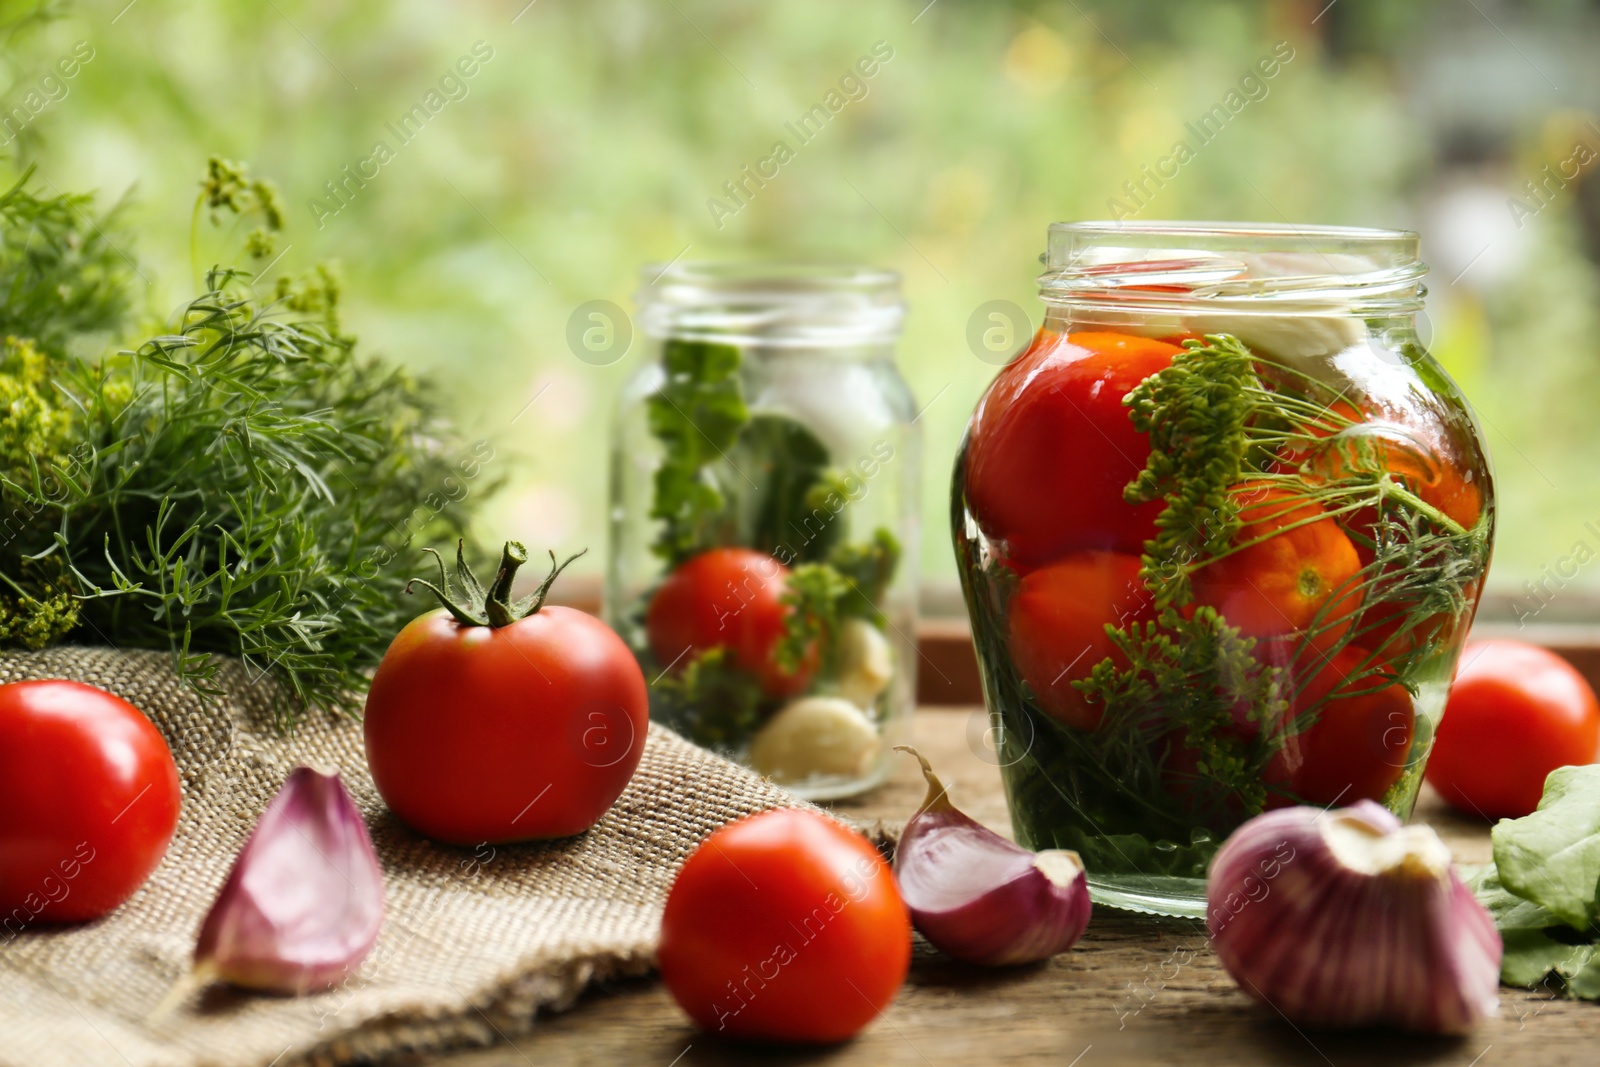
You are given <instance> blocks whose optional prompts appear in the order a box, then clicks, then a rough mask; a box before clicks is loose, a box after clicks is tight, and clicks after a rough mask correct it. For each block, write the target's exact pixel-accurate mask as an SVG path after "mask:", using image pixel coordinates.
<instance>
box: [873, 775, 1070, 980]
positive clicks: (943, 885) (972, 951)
mask: <svg viewBox="0 0 1600 1067" xmlns="http://www.w3.org/2000/svg"><path fill="white" fill-rule="evenodd" d="M904 750H905V751H907V752H910V753H911V754H912V755H913V756H916V758H917V760H918V761H919V762H920V763H921V764H922V773H923V776H924V777H925V778H926V779H927V781H928V799H927V801H926V802H925V803H924V804H923V807H922V810H920V811H918V812H917V814H916V815H914V816H912V818H911V819H910V820H909V821H908V822H907V823H906V827H905V830H904V831H903V832H902V833H901V835H900V844H899V846H898V847H897V848H896V850H895V861H894V872H895V878H896V880H897V881H898V882H899V884H900V896H901V897H902V898H903V899H904V900H905V902H906V907H907V908H909V909H910V911H911V922H912V924H913V925H914V926H915V927H916V928H917V930H918V932H920V933H921V934H922V936H923V937H926V938H927V939H928V941H929V942H930V943H931V944H932V945H933V946H934V947H935V948H937V949H939V950H940V951H941V952H944V953H945V954H947V955H949V956H953V957H955V958H956V959H958V960H963V961H965V962H967V963H977V964H982V965H984V966H988V967H1003V966H1009V965H1012V964H1020V963H1033V962H1036V961H1038V960H1043V959H1048V958H1050V957H1051V956H1054V955H1056V954H1057V953H1060V952H1065V951H1066V950H1067V949H1069V948H1071V947H1072V946H1073V945H1074V944H1075V943H1076V942H1077V940H1078V938H1080V937H1082V936H1083V931H1084V929H1085V928H1087V927H1088V925H1089V911H1090V903H1089V886H1088V878H1087V876H1086V875H1085V874H1084V870H1083V864H1082V862H1080V861H1079V859H1078V855H1077V853H1075V852H1067V851H1063V850H1059V849H1056V850H1051V851H1047V852H1039V853H1034V852H1029V851H1028V850H1027V849H1025V848H1022V847H1020V846H1018V845H1015V844H1012V843H1011V842H1010V841H1007V840H1006V839H1005V838H1003V837H1001V836H1000V835H999V834H997V833H995V832H994V831H993V830H990V829H988V828H987V827H985V826H983V825H982V824H981V823H978V822H976V821H975V820H973V819H971V818H969V817H968V816H967V815H965V814H963V813H962V812H960V811H958V810H957V809H956V808H955V806H954V805H952V804H951V803H950V800H949V798H948V797H947V796H946V795H945V789H944V785H943V784H942V783H941V782H940V781H939V779H938V777H937V776H935V775H934V773H933V769H932V768H931V767H930V766H929V765H928V761H927V760H926V759H923V757H922V756H921V755H920V754H919V753H917V752H916V750H914V749H910V748H906V749H904Z"/></svg>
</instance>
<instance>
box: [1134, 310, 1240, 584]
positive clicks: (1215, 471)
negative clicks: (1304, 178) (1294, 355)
mask: <svg viewBox="0 0 1600 1067" xmlns="http://www.w3.org/2000/svg"><path fill="white" fill-rule="evenodd" d="M1206 342H1207V343H1206V344H1205V345H1197V344H1194V343H1193V342H1190V344H1189V345H1187V346H1186V347H1185V348H1184V349H1183V351H1181V352H1179V353H1177V354H1176V355H1174V356H1173V357H1172V364H1171V366H1170V367H1168V368H1166V369H1164V370H1162V371H1161V372H1160V373H1158V374H1154V375H1151V376H1150V377H1149V378H1147V379H1146V380H1145V381H1144V382H1142V383H1141V384H1140V385H1139V386H1138V387H1137V388H1135V389H1134V390H1133V391H1132V392H1131V393H1129V394H1128V395H1127V396H1126V397H1124V398H1123V405H1124V406H1125V407H1127V409H1128V417H1129V419H1131V420H1132V422H1133V425H1134V428H1135V429H1137V430H1139V432H1141V433H1145V434H1149V436H1150V458H1149V460H1148V462H1147V463H1146V464H1145V467H1144V469H1143V470H1142V471H1140V472H1139V474H1138V475H1137V476H1136V477H1135V478H1134V479H1133V481H1132V482H1130V483H1128V486H1127V488H1126V489H1125V490H1124V491H1123V498H1124V499H1125V500H1126V501H1127V502H1128V503H1129V504H1144V503H1147V502H1149V501H1152V500H1165V501H1166V506H1165V507H1164V508H1163V509H1162V510H1161V513H1160V515H1158V516H1157V517H1156V530H1157V534H1156V536H1155V537H1154V538H1153V539H1152V540H1151V541H1149V542H1148V543H1147V544H1146V545H1145V548H1144V556H1143V567H1142V569H1141V572H1140V573H1141V576H1142V577H1143V579H1144V581H1145V583H1146V585H1148V586H1149V588H1150V591H1151V592H1152V593H1153V594H1154V595H1155V598H1156V604H1157V605H1158V606H1161V607H1165V606H1166V605H1168V604H1186V603H1188V602H1189V599H1190V596H1191V591H1190V584H1189V573H1190V571H1189V568H1188V566H1186V565H1182V564H1188V563H1189V562H1192V561H1194V560H1197V559H1200V558H1202V557H1205V556H1212V555H1215V554H1217V553H1219V552H1221V551H1223V550H1225V549H1226V547H1227V546H1228V545H1229V544H1230V543H1231V542H1232V541H1233V537H1234V534H1236V533H1238V531H1239V525H1240V523H1239V510H1238V506H1237V504H1236V503H1235V502H1234V500H1233V497H1232V494H1231V492H1230V490H1231V489H1232V487H1233V486H1234V485H1235V484H1237V483H1238V481H1239V480H1240V477H1241V475H1242V473H1243V470H1244V463H1245V457H1246V455H1247V454H1248V452H1249V445H1250V437H1249V427H1250V425H1251V422H1252V421H1253V420H1254V419H1255V418H1256V416H1257V414H1258V411H1257V408H1258V406H1259V405H1258V402H1257V400H1256V399H1255V397H1256V396H1257V395H1258V394H1260V393H1261V392H1263V390H1262V387H1261V379H1260V378H1259V377H1257V375H1256V370H1255V365H1254V363H1253V362H1252V360H1251V356H1250V352H1249V350H1248V349H1246V348H1245V347H1244V345H1242V344H1240V343H1239V341H1238V339H1237V338H1234V337H1230V336H1212V337H1208V338H1206ZM1175 562H1176V563H1178V564H1180V565H1179V566H1174V565H1173V564H1174V563H1175Z"/></svg>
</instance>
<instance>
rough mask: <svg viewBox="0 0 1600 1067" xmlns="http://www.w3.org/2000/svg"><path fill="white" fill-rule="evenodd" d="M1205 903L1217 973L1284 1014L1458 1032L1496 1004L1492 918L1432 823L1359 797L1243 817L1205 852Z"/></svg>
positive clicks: (1321, 1023) (1312, 1021)
mask: <svg viewBox="0 0 1600 1067" xmlns="http://www.w3.org/2000/svg"><path fill="white" fill-rule="evenodd" d="M1207 908H1208V912H1207V920H1206V923H1207V927H1208V929H1209V930H1210V932H1211V938H1212V945H1213V947H1214V948H1215V949H1216V952H1217V955H1218V957H1219V958H1220V959H1221V960H1222V964H1223V966H1224V967H1226V968H1227V970H1228V973H1229V974H1230V975H1232V976H1233V977H1234V980H1235V981H1237V982H1238V983H1239V986H1240V988H1242V989H1243V990H1244V991H1245V992H1246V993H1248V994H1249V995H1250V996H1252V997H1254V998H1255V999H1256V1000H1259V1001H1261V1002H1262V1003H1265V1004H1269V1005H1271V1006H1272V1007H1274V1008H1276V1009H1277V1010H1278V1011H1279V1012H1281V1013H1282V1014H1283V1016H1284V1017H1285V1018H1287V1019H1289V1020H1290V1021H1291V1022H1293V1023H1296V1024H1301V1025H1307V1026H1317V1027H1330V1028H1333V1027H1362V1026H1383V1025H1386V1026H1393V1027H1398V1028H1400V1029H1403V1030H1414V1031H1419V1032H1424V1033H1440V1034H1462V1033H1466V1032H1468V1031H1469V1030H1471V1029H1472V1028H1473V1027H1474V1026H1475V1025H1476V1024H1477V1023H1478V1022H1479V1021H1480V1020H1482V1019H1483V1018H1484V1017H1486V1016H1489V1015H1493V1014H1494V1013H1495V1008H1496V1003H1497V1001H1496V990H1497V989H1498V987H1499V981H1500V977H1499V976H1500V954H1501V945H1500V935H1499V933H1498V932H1497V931H1496V930H1495V926H1494V920H1493V919H1491V918H1490V917H1489V913H1488V912H1487V911H1485V910H1484V908H1483V906H1482V905H1481V904H1479V903H1478V902H1477V900H1476V899H1475V898H1474V897H1473V895H1472V893H1471V891H1470V890H1468V889H1467V887H1466V886H1465V885H1464V884H1463V883H1462V881H1461V879H1460V878H1459V877H1457V876H1456V874H1455V872H1454V871H1453V870H1452V869H1451V867H1450V851H1449V849H1447V848H1446V847H1445V845H1444V843H1443V842H1442V841H1440V840H1439V837H1438V835H1437V834H1435V833H1434V832H1433V830H1431V829H1430V828H1428V827H1426V826H1403V825H1402V824H1401V823H1400V820H1399V819H1397V818H1395V817H1394V815H1392V814H1391V813H1389V812H1388V811H1386V810H1384V809H1383V808H1381V807H1379V806H1378V805H1377V804H1375V803H1373V802H1372V801H1370V800H1363V801H1359V802H1357V803H1356V804H1354V805H1352V806H1351V807H1348V808H1344V809H1342V810H1338V811H1323V810H1322V809H1319V808H1309V807H1296V808H1283V809H1280V810H1278V811H1272V812H1268V813H1266V814H1264V815H1259V816H1257V817H1256V818H1254V819H1251V820H1250V821H1249V822H1247V823H1245V824H1244V825H1243V826H1241V827H1239V829H1238V830H1236V831H1235V832H1234V834H1233V836H1231V837H1229V838H1228V840H1227V841H1226V842H1225V843H1224V844H1223V846H1222V848H1221V849H1220V850H1219V851H1218V852H1217V855H1216V856H1215V858H1214V859H1213V860H1212V864H1211V872H1210V876H1209V878H1208V882H1207Z"/></svg>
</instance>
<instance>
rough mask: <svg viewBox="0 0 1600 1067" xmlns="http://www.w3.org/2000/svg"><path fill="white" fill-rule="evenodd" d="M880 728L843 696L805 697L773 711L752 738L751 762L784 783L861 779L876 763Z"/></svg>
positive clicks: (880, 743)
mask: <svg viewBox="0 0 1600 1067" xmlns="http://www.w3.org/2000/svg"><path fill="white" fill-rule="evenodd" d="M881 745H882V741H881V740H880V739H879V737H878V729H877V727H876V726H874V725H873V724H872V721H871V720H870V719H868V718H867V717H866V715H865V714H864V713H863V712H862V711H861V709H860V708H858V707H857V706H856V705H855V704H852V703H851V702H850V701H848V700H845V699H843V698H840V697H822V696H814V697H802V698H801V699H799V700H796V701H794V702H793V703H791V704H789V705H787V706H786V707H784V708H783V709H782V710H780V711H779V712H778V713H777V714H776V715H774V716H773V717H772V718H771V720H769V721H768V722H767V724H766V725H765V726H763V727H762V728H761V729H760V730H759V731H757V733H756V735H755V736H754V737H753V738H751V740H750V751H749V753H748V754H747V758H748V760H749V763H750V766H752V767H754V768H755V769H756V771H758V772H759V773H761V774H764V775H766V776H767V777H768V778H771V779H772V780H773V781H774V782H777V783H778V784H780V785H794V784H796V783H799V782H804V781H807V780H809V779H811V778H814V777H822V776H832V775H839V776H842V777H846V778H859V777H862V776H863V775H865V774H867V773H868V772H870V771H871V770H872V766H873V764H874V763H876V762H877V759H878V753H879V751H880V749H881Z"/></svg>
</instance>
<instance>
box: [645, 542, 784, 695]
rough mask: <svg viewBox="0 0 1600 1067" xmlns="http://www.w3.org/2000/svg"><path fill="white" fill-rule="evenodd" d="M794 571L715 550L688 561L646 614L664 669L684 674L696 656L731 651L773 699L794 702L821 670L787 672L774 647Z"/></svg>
mask: <svg viewBox="0 0 1600 1067" xmlns="http://www.w3.org/2000/svg"><path fill="white" fill-rule="evenodd" d="M788 581H789V568H787V567H785V566H784V565H783V564H782V563H779V562H778V561H777V560H776V559H775V558H773V557H772V556H769V555H767V554H766V553H765V552H757V551H755V550H754V549H749V548H713V549H711V550H710V551H707V552H702V553H701V554H700V555H698V556H695V557H693V558H692V559H689V560H686V561H685V562H684V563H682V564H680V565H679V566H678V568H677V569H676V570H674V571H673V572H672V573H671V574H670V575H668V576H667V579H666V581H664V582H662V583H661V587H660V588H659V589H657V590H656V593H655V596H654V597H652V598H651V600H650V607H649V608H648V609H647V610H646V613H645V632H646V634H647V635H648V637H649V639H650V652H651V654H652V655H654V656H655V658H656V661H657V662H658V663H660V664H661V666H662V667H664V668H665V667H673V668H676V669H680V670H681V669H682V668H683V667H684V666H685V665H686V664H687V663H688V662H689V660H690V659H691V658H693V657H694V656H696V655H698V654H700V653H702V652H706V651H709V650H711V649H713V648H727V649H728V650H729V651H730V653H731V655H732V657H733V662H734V664H735V665H737V666H738V667H740V668H742V669H743V670H746V671H748V672H750V673H751V674H753V675H755V676H756V677H757V678H758V679H760V681H761V689H762V691H763V692H764V693H766V694H767V695H768V696H773V697H783V696H793V695H794V694H795V693H799V692H801V691H802V690H804V689H805V688H806V686H807V685H809V684H810V682H811V673H812V671H813V670H814V669H815V667H814V659H813V661H812V662H811V663H802V664H801V667H800V669H799V670H798V671H795V672H793V673H789V672H787V671H784V670H783V669H782V668H781V667H779V666H778V664H777V662H776V661H775V659H774V657H773V650H774V647H775V646H776V645H777V644H778V642H779V641H780V640H781V639H782V638H783V633H784V629H785V624H786V621H787V619H788V617H789V610H790V609H789V606H788V605H787V604H785V603H783V595H784V593H785V592H786V591H787V589H788Z"/></svg>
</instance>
